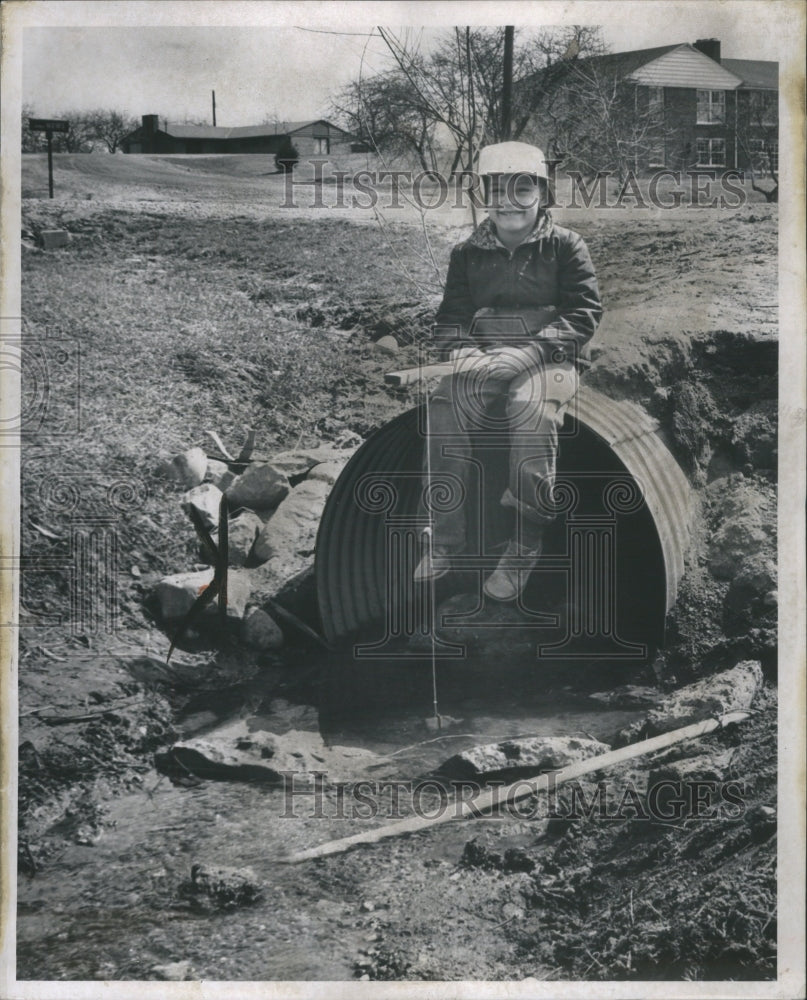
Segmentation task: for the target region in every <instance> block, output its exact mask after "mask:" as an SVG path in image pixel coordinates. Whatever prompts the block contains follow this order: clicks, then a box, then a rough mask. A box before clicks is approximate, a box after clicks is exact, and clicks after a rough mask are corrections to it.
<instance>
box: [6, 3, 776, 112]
mask: <svg viewBox="0 0 807 1000" xmlns="http://www.w3.org/2000/svg"><path fill="white" fill-rule="evenodd" d="M32 6H33V8H35V13H36V8H37V4H33V5H32ZM38 6H39V8H40V9H41V10H42V11H43V12H45V13H47V14H49V16H48V17H42V18H40V19H39V20H40V22H44V23H45V24H47V25H48V26H31V27H26V28H25V29H24V30H23V32H22V100H23V102H25V103H27V104H31V105H33V106H34V108H35V110H36V113H37V114H39V115H41V116H43V117H44V116H53V115H56V114H57V113H58V112H61V111H67V110H87V109H90V108H96V107H105V108H115V109H118V110H124V111H127V112H129V113H130V114H132V115H135V116H137V117H139V116H140V115H141V114H159V115H160V116H161V117H163V118H168V119H169V120H174V121H182V120H184V119H185V118H194V119H200V120H207V121H209V120H210V114H211V94H210V92H211V90H214V89H215V91H216V108H217V122H218V124H219V125H248V124H257V123H259V122H261V121H263V120H265V119H267V118H277V119H280V120H283V119H285V120H303V119H311V118H318V117H322V116H329V114H330V113H331V100H332V98H333V96H335V95H336V93H337V92H338V91H339V89H340V88H341V87H342V86H343V85H344V84H346V83H348V82H349V81H350V80H352V79H355V78H356V77H357V76H358V74H359V72H360V71H362V72H364V73H366V74H372V73H374V72H378V71H380V70H383V69H384V68H386V67H387V66H389V65H390V62H389V55H388V53H387V50H386V47H385V45H384V43H383V41H382V40H381V39H380V38H379V37H378V36H377V34H374V29H373V24H374V23H379V22H380V23H382V24H391V23H396V17H397V18H398V19H400V20H399V21H398V22H397V23H401V24H404V23H409V24H410V25H411V24H412V23H413V15H415V20H414V25H420V24H426V25H427V27H426V28H425V30H423V29H421V28H419V27H415V26H412V27H409V28H405V27H398V28H393V30H394V31H395V32H396V33H398V34H399V35H400V34H402V33H403V32H404V31H409V32H411V33H412V36H418V35H420V36H421V37H422V41H423V43H424V44H425V45H428V44H429V40H430V39H432V38H433V37H434V32H435V30H437V29H436V27H435V14H437V15H439V17H438V23H440V24H443V25H451V24H453V23H456V22H458V21H463V22H466V23H467V22H469V21H470V23H483V24H497V23H500V22H501V21H502V20H503V16H502V8H501V7H500V8H498V9H497V8H496V7H495V6H494V5H491V4H485V3H462V4H448V3H442V4H441V3H435V4H426V5H420V4H417V3H414V4H409V5H408V6H407V7H406V9H404V8H403V7H401V6H400V5H399V4H395V3H389V4H387V5H386V6H385V7H383V8H379V7H375V8H373V7H372V5H370V4H365V3H352V4H348V5H345V4H344V3H338V2H337V3H333V4H331V5H329V6H327V7H324V6H322V5H320V4H316V3H311V4H308V5H305V6H300V5H296V4H290V3H270V2H258V3H253V4H251V5H250V6H247V7H245V6H243V5H242V4H238V3H229V2H226V0H212V2H206V3H199V2H197V3H196V4H190V5H189V4H171V3H164V4H162V5H161V7H160V12H161V16H160V17H156V16H151V17H149V15H148V12H149V10H152V11H153V10H156V8H154V7H153V5H151V4H150V3H147V2H144V3H132V2H130V3H128V4H121V3H105V2H96V3H95V4H93V6H92V8H88V7H87V5H86V4H83V3H69V2H61V3H58V4H53V3H51V2H48V0H44V2H43V0H40V2H39V5H38ZM562 7H563V9H562V10H561V8H560V7H559V6H558V5H554V6H553V5H552V4H544V3H542V4H535V3H532V4H520V5H519V4H518V3H508V4H507V7H506V8H504V9H505V10H506V11H507V18H508V20H510V21H511V22H512V23H515V24H516V25H517V26H519V27H521V26H522V25H524V26H526V25H527V23H529V22H530V21H532V22H535V20H536V18H537V15H538V13H539V12H540V15H541V18H542V19H543V23H552V21H551V20H550V21H547V18H552V16H553V14H555V12H557V13H558V14H561V15H562V16H563V17H564V19H565V20H566V22H567V23H587V24H591V23H597V24H600V26H601V28H602V31H603V35H604V38H605V40H606V42H607V43H608V44H609V45H610V46H611V48H612V49H613V50H614V51H619V50H627V49H634V48H646V47H651V46H656V45H667V44H670V43H672V42H693V41H695V39H697V38H704V37H717V38H720V39H721V41H722V48H723V55H724V56H726V57H729V58H746V59H768V60H777V59H778V58H779V49H780V42H779V37H780V36H779V33H777V32H776V31H764V32H762V31H759V30H758V29H757V27H756V26H757V24H758V23H759V22H758V17H757V18H755V17H751V16H748V15H751V14H753V13H756V14H757V15H758V14H759V13H761V12H760V11H759V10H758V9H757V11H756V12H754V11H753V10H752V8H755V7H757V8H758V5H757V4H755V3H753V2H751V0H743V2H731V0H729V2H726V0H677V2H668V0H665V2H663V3H662V2H656V0H628V2H614V0H608V2H603V0H600V2H594V0H588V2H582V3H578V4H577V6H576V7H575V8H574V9H573V10H571V13H570V14H569V13H567V11H569V8H570V5H569V4H564V5H562ZM29 9H30V8H29ZM170 10H174V12H175V13H177V15H178V16H176V17H173V18H172V17H170V16H168V14H167V13H166V12H167V11H168V12H170ZM77 12H78V14H79V15H80V16H76V15H77ZM88 12H89V13H88ZM99 12H100V13H99ZM104 12H106V14H107V15H108V16H107V17H103V16H101V15H102V14H103V13H104ZM337 12H338V14H339V16H337V17H335V16H334V13H337ZM382 14H386V15H387V17H386V18H383V17H378V15H382ZM216 15H219V16H216ZM373 15H377V17H376V18H374V17H373ZM404 15H405V17H404ZM417 15H421V17H420V19H419V20H418V19H417ZM519 15H521V19H519ZM480 16H481V17H482V20H480ZM172 20H173V22H174V23H163V24H161V25H157V24H155V23H154V22H155V21H158V22H159V21H162V22H166V21H168V22H171V21H172ZM557 20H560V18H559V17H556V18H555V21H556V22H557ZM92 21H95V22H96V23H95V25H94V26H87V25H88V22H92ZM138 22H139V23H138ZM201 22H207V23H201ZM78 24H81V25H82V26H81V27H79V26H76V25H78ZM124 25H125V26H124Z"/></svg>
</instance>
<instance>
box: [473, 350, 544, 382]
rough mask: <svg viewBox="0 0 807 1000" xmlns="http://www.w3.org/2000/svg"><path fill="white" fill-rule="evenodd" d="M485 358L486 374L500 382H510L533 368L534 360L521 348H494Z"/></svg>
mask: <svg viewBox="0 0 807 1000" xmlns="http://www.w3.org/2000/svg"><path fill="white" fill-rule="evenodd" d="M485 357H486V359H487V360H486V365H485V367H486V372H487V374H488V375H489V376H490V377H491V378H499V379H501V380H502V381H507V382H510V381H512V379H514V378H515V377H516V376H517V375H521V374H522V373H523V372H526V371H529V370H530V369H532V368H535V359H534V358H533V356H532V355H531V354H530V352H529V351H525V350H524V349H523V348H521V347H494V348H493V349H492V350H489V351H487V352H486V355H485Z"/></svg>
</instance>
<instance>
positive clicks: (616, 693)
mask: <svg viewBox="0 0 807 1000" xmlns="http://www.w3.org/2000/svg"><path fill="white" fill-rule="evenodd" d="M662 697H663V695H662V693H661V691H660V690H659V689H658V688H654V687H647V686H645V685H642V684H622V685H620V686H619V687H615V688H612V689H611V690H610V691H595V692H594V693H593V694H590V695H589V698H590V699H591V700H592V701H596V702H598V703H599V704H601V705H609V706H610V707H613V708H649V707H650V706H652V705H656V704H658V702H659V701H661V699H662Z"/></svg>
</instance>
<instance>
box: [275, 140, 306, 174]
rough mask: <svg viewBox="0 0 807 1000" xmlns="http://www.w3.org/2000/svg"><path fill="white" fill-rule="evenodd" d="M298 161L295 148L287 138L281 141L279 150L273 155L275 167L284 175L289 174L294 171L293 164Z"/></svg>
mask: <svg viewBox="0 0 807 1000" xmlns="http://www.w3.org/2000/svg"><path fill="white" fill-rule="evenodd" d="M299 159H300V154H299V153H298V152H297V147H296V146H295V145H294V143H293V142H292V141H291V139H289V137H288V136H286V138H285V139H284V140H283V142H282V144H281V146H280V149H279V150H278V151H277V152H276V153H275V166H276V167H277V169H278V170H282V171H283V173H284V174H288V173H290V172H291V171H292V170H293V169H294V164H295V163H297V161H298V160H299Z"/></svg>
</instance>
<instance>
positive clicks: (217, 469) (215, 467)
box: [205, 458, 232, 488]
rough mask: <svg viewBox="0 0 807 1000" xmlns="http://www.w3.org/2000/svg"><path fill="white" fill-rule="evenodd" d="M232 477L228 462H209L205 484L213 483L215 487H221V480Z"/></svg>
mask: <svg viewBox="0 0 807 1000" xmlns="http://www.w3.org/2000/svg"><path fill="white" fill-rule="evenodd" d="M227 475H232V473H231V472H230V467H229V466H228V465H227V463H226V462H220V461H219V460H218V459H217V458H209V459H208V460H207V471H206V472H205V482H208V483H213V485H214V486H218V487H219V488H220V487H221V480H222V479H223V478H224V476H227Z"/></svg>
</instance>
